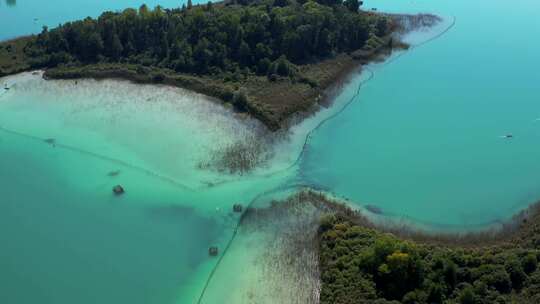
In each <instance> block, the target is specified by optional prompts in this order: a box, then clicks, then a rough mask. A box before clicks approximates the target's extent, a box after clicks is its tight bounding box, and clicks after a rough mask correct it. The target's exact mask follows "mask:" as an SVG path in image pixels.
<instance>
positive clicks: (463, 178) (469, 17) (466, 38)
mask: <svg viewBox="0 0 540 304" xmlns="http://www.w3.org/2000/svg"><path fill="white" fill-rule="evenodd" d="M372 3H374V4H373V5H376V6H377V7H378V8H379V9H384V10H392V11H406V12H415V11H420V12H433V13H436V14H439V15H441V16H444V17H446V18H447V20H451V19H452V17H453V16H455V18H456V25H455V26H454V27H453V28H452V29H451V30H450V31H449V32H448V33H447V34H446V35H444V36H443V37H442V38H440V39H438V40H435V41H432V42H430V43H428V44H426V45H424V46H422V47H419V48H416V49H414V50H413V51H411V52H409V53H407V54H406V55H404V56H402V57H400V58H398V59H397V60H396V61H395V62H393V63H391V64H387V65H374V66H373V67H371V69H372V70H373V71H374V73H375V76H374V78H373V80H372V81H370V82H368V83H367V84H366V85H365V86H364V87H363V88H362V90H361V91H360V94H359V96H358V97H356V98H355V99H356V102H355V103H353V104H351V106H350V107H349V108H348V109H347V110H346V111H345V112H344V113H342V114H341V115H340V116H339V117H338V118H336V119H333V120H331V121H329V122H328V123H326V124H325V125H324V126H323V127H322V128H321V129H319V130H318V131H317V132H316V133H315V134H314V135H313V139H312V141H311V142H310V147H309V150H308V153H307V155H306V157H305V159H304V161H303V164H302V167H303V170H304V176H305V177H306V179H307V180H309V181H311V182H313V183H316V184H319V185H323V186H324V187H327V188H329V190H331V191H332V192H335V193H336V194H338V195H342V196H345V197H347V198H349V199H351V200H352V201H355V202H357V203H358V204H371V205H376V206H378V207H380V208H381V209H382V210H383V212H384V213H386V214H388V215H391V216H395V217H405V218H408V219H413V220H414V221H417V222H421V223H425V224H431V225H434V226H442V227H445V226H454V227H474V226H482V225H486V224H490V223H493V222H496V221H499V220H506V219H508V218H509V217H510V216H511V215H512V214H514V213H515V212H517V211H518V210H520V209H523V208H525V207H526V206H527V205H528V204H530V203H533V202H535V201H536V200H538V199H539V198H540V184H539V183H538V181H539V180H540V162H538V155H540V121H538V118H539V117H540V104H539V103H538V97H539V95H538V88H539V83H540V72H539V71H540V70H539V68H540V63H539V62H538V60H537V58H536V57H537V55H536V54H539V53H540V42H538V41H536V40H531V39H530V37H536V36H538V35H539V34H540V21H539V20H538V19H537V18H535V17H534V15H535V14H537V13H538V12H540V4H539V3H538V2H537V1H532V0H523V1H517V2H515V3H511V4H510V3H508V2H504V1H489V4H488V2H487V1H473V2H471V1H436V2H435V1H414V2H408V1H407V2H405V1H403V2H399V1H398V2H396V1H368V2H367V6H368V7H369V6H371V5H372ZM486 7H489V9H486ZM501 20H506V21H504V22H502V21H501ZM447 22H449V21H447ZM347 90H354V86H349V87H348V88H346V89H345V91H347ZM343 94H345V95H347V94H349V95H351V93H350V92H344V93H343ZM506 134H513V135H514V138H513V139H511V140H509V139H505V138H501V136H503V135H506Z"/></svg>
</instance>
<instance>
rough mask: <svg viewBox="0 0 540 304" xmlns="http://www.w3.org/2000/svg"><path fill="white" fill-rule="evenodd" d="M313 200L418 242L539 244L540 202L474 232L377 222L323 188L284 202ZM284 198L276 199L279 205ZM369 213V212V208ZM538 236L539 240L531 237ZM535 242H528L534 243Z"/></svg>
mask: <svg viewBox="0 0 540 304" xmlns="http://www.w3.org/2000/svg"><path fill="white" fill-rule="evenodd" d="M295 200H296V201H297V202H298V201H308V202H311V203H313V202H312V201H314V202H315V203H316V205H317V206H318V207H319V208H322V209H324V210H328V211H329V213H333V214H339V215H341V216H344V218H346V219H347V220H348V221H351V222H352V223H354V224H355V225H359V226H362V227H364V228H367V229H373V230H375V231H378V232H381V233H390V234H392V235H395V236H396V237H398V238H400V239H404V240H410V241H414V242H417V243H422V244H428V245H435V246H443V247H465V248H477V247H489V246H507V245H510V246H511V245H516V244H520V245H523V244H525V243H526V242H538V244H539V245H540V201H536V202H533V203H531V204H529V205H528V206H527V207H526V208H524V209H522V210H521V211H519V212H517V213H515V214H514V215H512V216H511V217H510V218H509V219H507V220H505V221H501V225H500V226H499V227H489V226H486V227H485V228H481V229H479V230H474V231H464V232H453V231H435V230H433V231H430V230H427V229H425V228H422V227H417V226H414V222H412V221H411V222H410V223H405V224H403V223H397V222H392V220H391V219H390V220H388V221H384V222H377V221H375V220H373V219H371V218H370V217H369V214H366V211H364V210H363V208H355V207H356V206H355V205H352V204H350V203H349V202H348V201H346V200H342V199H340V198H336V197H333V196H331V195H330V194H327V193H324V191H317V190H313V189H310V188H304V189H302V190H300V191H299V192H297V193H295V194H293V195H292V196H289V197H288V198H286V199H285V204H287V203H290V202H291V201H295ZM280 203H283V202H282V201H276V202H275V205H276V206H278V205H279V204H280ZM368 212H369V211H368ZM535 235H539V236H538V241H536V239H534V240H532V239H531V237H533V236H535ZM531 245H532V244H528V246H531Z"/></svg>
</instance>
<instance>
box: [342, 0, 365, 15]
mask: <svg viewBox="0 0 540 304" xmlns="http://www.w3.org/2000/svg"><path fill="white" fill-rule="evenodd" d="M360 4H361V1H359V0H345V1H343V5H345V6H346V7H347V8H348V9H349V10H350V11H351V12H355V13H356V12H358V9H359V8H360Z"/></svg>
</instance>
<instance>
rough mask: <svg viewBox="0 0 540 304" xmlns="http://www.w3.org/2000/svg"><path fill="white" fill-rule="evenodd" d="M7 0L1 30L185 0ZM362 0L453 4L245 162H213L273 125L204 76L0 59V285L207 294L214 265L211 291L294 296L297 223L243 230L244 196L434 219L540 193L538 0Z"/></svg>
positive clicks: (462, 216) (419, 221) (30, 289)
mask: <svg viewBox="0 0 540 304" xmlns="http://www.w3.org/2000/svg"><path fill="white" fill-rule="evenodd" d="M8 2H9V5H8ZM14 2H15V1H2V2H1V6H0V23H1V24H0V25H1V26H0V40H3V39H9V38H12V37H16V36H20V35H26V34H29V33H37V32H39V31H40V30H41V26H42V25H49V26H54V25H56V24H58V23H61V22H65V21H69V20H75V19H78V18H83V17H85V16H97V15H99V13H100V12H102V11H103V10H118V9H121V8H125V7H138V6H139V5H140V4H142V3H143V2H146V3H147V4H148V5H149V6H154V5H157V4H161V5H163V6H165V7H171V6H175V5H178V4H179V3H180V2H178V1H114V2H112V1H88V2H85V3H80V2H73V1H60V0H54V1H46V2H43V1H37V0H33V1H21V0H19V1H16V3H14ZM203 2H204V1H203ZM365 2H366V4H365V5H366V7H367V8H371V7H374V6H376V7H377V8H378V9H379V10H382V11H389V12H400V13H401V12H408V13H416V12H430V13H435V14H438V15H440V16H442V17H444V18H445V20H444V22H443V23H442V24H440V25H439V26H437V28H435V29H433V30H430V31H427V32H420V33H414V34H412V35H410V36H408V37H407V39H408V40H409V41H411V43H412V45H415V46H416V45H418V47H414V48H413V49H412V50H410V51H408V52H406V53H397V54H394V55H393V57H392V58H391V60H389V61H388V62H387V63H382V64H373V65H371V66H369V67H368V69H366V70H365V72H364V73H362V74H358V75H354V76H353V77H352V79H351V80H350V82H349V83H348V84H346V85H345V86H344V87H343V88H342V90H341V91H340V93H339V94H338V95H337V96H336V97H335V104H334V106H332V107H330V108H328V109H325V110H323V111H321V112H320V113H318V114H317V115H315V116H313V117H311V118H309V119H307V120H305V121H304V122H302V123H301V124H299V125H297V126H295V127H294V128H293V129H292V130H291V134H290V136H289V138H288V139H287V140H285V141H281V142H279V143H277V144H276V145H275V147H274V149H275V150H276V151H275V154H274V157H273V158H272V159H271V160H270V161H269V163H268V164H266V165H265V166H264V167H261V168H259V169H257V170H256V171H255V173H253V174H250V175H247V176H246V175H244V176H241V175H234V174H233V175H231V174H226V173H222V172H217V171H212V170H206V169H203V168H201V166H200V164H201V163H204V162H205V161H207V160H208V159H210V158H212V155H213V153H215V151H216V150H219V149H221V148H223V147H226V146H227V145H230V144H231V143H235V142H238V141H239V140H242V138H246V137H250V136H256V135H257V134H258V133H256V132H257V130H260V128H261V127H260V124H259V123H258V122H257V121H254V120H253V119H249V118H245V117H242V116H239V115H237V114H235V113H233V112H232V111H230V109H227V108H225V107H222V106H221V105H220V104H219V103H215V102H213V101H212V100H209V99H208V98H205V97H204V96H201V95H198V94H193V93H190V92H187V91H185V90H181V89H173V88H168V87H155V86H137V85H134V84H130V83H128V82H123V81H101V82H97V81H91V80H79V81H78V82H75V81H50V82H46V81H44V80H42V79H41V77H40V75H39V74H38V75H33V74H32V73H25V74H21V75H16V76H11V77H7V78H3V79H0V84H1V85H2V86H3V85H4V83H6V84H8V85H9V86H10V87H11V90H9V91H7V92H5V91H3V92H0V241H1V242H2V244H4V246H3V248H2V250H0V269H2V271H0V302H2V303H4V302H5V303H18V304H19V303H20V304H26V303H38V302H39V303H54V304H64V303H160V304H161V303H164V304H168V303H182V304H183V303H197V301H198V299H199V296H200V294H201V291H202V290H203V289H204V288H205V286H206V282H207V279H208V278H209V276H210V275H213V277H212V280H211V281H210V284H209V285H208V286H207V289H206V292H205V294H204V297H203V298H202V299H201V300H202V301H201V302H202V303H216V301H219V302H222V303H251V302H253V301H257V303H275V300H276V299H280V301H282V302H283V303H287V300H288V299H287V297H289V296H290V295H294V294H297V295H301V294H302V295H303V293H302V292H300V291H302V290H301V288H305V285H298V284H296V285H295V284H294V283H295V281H298V280H296V279H291V278H297V276H295V273H291V272H293V271H295V270H294V269H293V270H288V271H289V272H287V269H286V267H274V266H276V265H278V266H279V264H272V263H275V262H276V261H275V258H276V256H279V253H280V252H281V251H280V250H283V246H281V245H279V242H282V241H283V240H282V239H279V238H276V235H282V234H283V233H284V232H285V231H286V228H287V227H289V225H284V224H283V223H284V222H285V223H286V220H285V219H283V218H281V219H280V218H278V219H273V218H270V219H269V222H270V223H275V225H274V224H271V225H270V224H267V225H266V226H264V227H263V228H261V229H259V230H257V231H255V232H254V231H252V229H251V230H250V229H247V228H246V227H243V228H242V229H240V230H239V231H238V234H235V231H236V230H235V228H236V224H237V222H238V214H235V213H233V212H232V206H233V204H235V203H239V202H240V203H243V204H244V205H245V204H247V203H249V202H251V201H254V202H255V206H266V203H267V202H268V201H269V200H271V199H273V198H279V197H283V196H285V195H287V194H290V193H292V192H294V189H295V185H310V186H312V187H315V188H318V189H323V190H325V191H327V192H329V193H332V194H334V195H336V196H337V197H342V198H347V199H348V202H349V203H350V204H351V205H352V206H355V207H358V208H363V207H365V206H366V205H368V204H369V205H373V206H376V207H378V208H380V209H381V210H382V212H383V215H382V216H379V218H381V219H382V220H386V219H390V220H393V221H407V222H410V223H413V224H415V225H420V226H422V227H426V228H428V229H451V230H463V229H465V230H469V229H479V228H484V227H488V226H490V225H493V224H496V223H499V222H501V221H504V220H508V219H509V218H510V217H511V216H512V215H513V214H515V213H516V212H518V211H519V210H521V209H523V208H525V207H527V205H529V204H530V203H533V202H535V201H536V200H538V199H539V198H540V182H539V181H540V162H538V155H540V103H539V102H538V101H539V92H538V87H539V83H540V63H539V62H538V60H537V58H536V57H537V54H539V53H540V42H538V41H537V40H535V39H533V38H532V37H537V36H539V34H540V20H539V19H538V18H536V16H537V15H538V13H540V4H539V3H537V1H534V0H518V1H516V2H515V3H508V2H503V1H499V0H497V1H489V2H488V1H487V0H481V1H475V2H474V3H473V2H470V1H465V0H459V1H442V0H441V1H428V0H422V1H390V0H377V1H375V0H372V1H371V0H368V1H365ZM486 7H489V9H486ZM501 20H505V21H504V22H501ZM454 22H455V25H454V26H452V24H454ZM7 25H9V26H7ZM445 29H449V30H448V32H446V33H445V34H444V35H442V36H440V37H439V38H438V39H436V40H433V41H430V42H429V43H426V44H423V42H426V41H428V40H430V38H433V37H438V34H440V33H442V32H444V31H445ZM371 76H373V77H371ZM360 85H361V90H360V91H359V93H358V92H357V91H358V87H359V86H360ZM357 93H358V94H357ZM351 101H352V102H351ZM345 106H347V107H346V108H345V109H344V110H343V111H341V110H342V109H343V107H345ZM321 121H324V123H323V124H322V125H321V126H320V127H319V128H316V129H315V130H314V131H313V132H311V131H312V130H313V129H314V128H315V127H316V126H317V125H319V123H320V122H321ZM310 132H311V133H310ZM307 134H311V135H310V139H309V141H308V145H307V148H306V150H305V152H304V153H301V150H302V145H303V143H304V139H305V136H306V135H307ZM507 134H513V136H514V137H513V138H512V139H507V138H504V136H505V135H507ZM299 155H300V159H299V161H298V162H296V160H297V158H298V156H299ZM117 184H121V185H123V186H124V187H125V188H126V194H125V195H123V196H122V197H115V196H114V195H113V194H112V191H111V189H112V187H113V186H114V185H117ZM233 235H236V239H235V240H234V242H233V243H232V245H231V247H230V251H229V252H228V253H227V254H225V256H224V258H223V260H222V261H221V262H220V264H219V265H220V266H219V267H218V268H217V269H216V270H215V271H213V269H214V267H215V266H216V265H217V263H218V262H219V261H220V260H218V259H217V258H212V257H209V256H208V248H209V247H210V246H218V247H219V248H220V249H223V248H225V247H226V245H227V244H228V241H229V240H230V238H231V236H233ZM268 252H273V253H275V255H274V256H268ZM222 254H223V252H222V251H221V252H220V255H222ZM269 265H270V266H269ZM272 265H274V266H272ZM281 266H282V265H281ZM298 277H301V276H298ZM266 280H269V281H268V282H269V283H268V284H266V282H267V281H266ZM295 288H296V289H295ZM295 290H298V292H294V291H295ZM304 291H305V290H304ZM297 300H298V299H290V303H295V301H297Z"/></svg>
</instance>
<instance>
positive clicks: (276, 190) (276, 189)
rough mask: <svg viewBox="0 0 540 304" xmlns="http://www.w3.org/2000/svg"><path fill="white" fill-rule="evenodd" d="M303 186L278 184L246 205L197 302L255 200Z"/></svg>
mask: <svg viewBox="0 0 540 304" xmlns="http://www.w3.org/2000/svg"><path fill="white" fill-rule="evenodd" d="M301 187H308V186H307V185H305V184H295V185H288V186H285V183H284V184H283V185H282V186H278V187H276V188H273V189H270V190H267V191H264V192H262V193H259V194H257V195H256V196H255V197H254V198H253V199H252V200H251V201H250V202H249V204H248V205H247V206H246V208H245V209H244V211H243V212H242V214H241V215H240V217H239V219H238V221H237V222H236V224H235V225H234V229H233V232H232V235H231V238H230V239H229V241H227V245H225V248H224V249H223V251H222V254H221V255H220V256H219V257H218V260H217V261H216V265H215V266H214V267H213V268H212V270H211V271H210V274H209V275H208V279H207V280H206V282H205V284H204V287H203V289H202V291H201V295H200V296H199V299H198V300H197V304H201V303H202V300H203V298H204V295H205V294H206V290H207V289H208V286H209V285H210V281H212V278H213V277H214V274H215V273H216V271H217V269H218V267H219V265H220V264H221V262H222V261H223V258H224V257H225V255H226V253H227V252H228V250H229V249H230V247H231V245H232V243H233V241H234V239H235V238H236V235H237V234H238V230H239V229H240V226H241V224H242V220H243V219H244V217H245V216H246V212H247V211H248V210H250V209H251V208H252V207H253V205H254V204H255V202H257V201H258V200H259V199H260V198H261V197H264V196H266V195H268V194H272V193H276V192H280V191H284V190H287V189H294V188H301Z"/></svg>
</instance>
